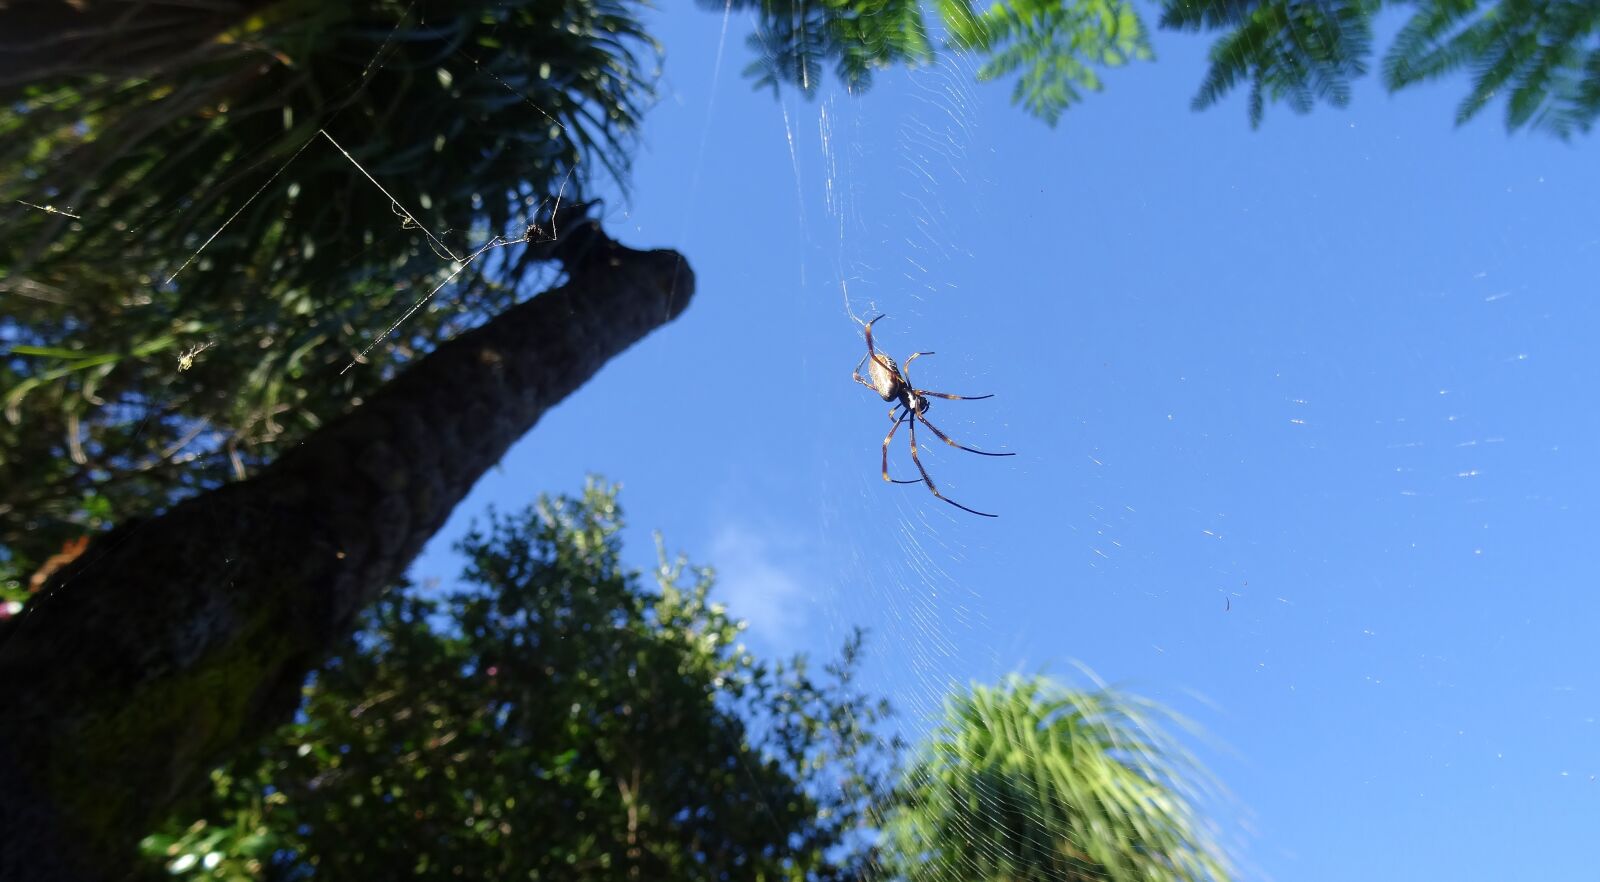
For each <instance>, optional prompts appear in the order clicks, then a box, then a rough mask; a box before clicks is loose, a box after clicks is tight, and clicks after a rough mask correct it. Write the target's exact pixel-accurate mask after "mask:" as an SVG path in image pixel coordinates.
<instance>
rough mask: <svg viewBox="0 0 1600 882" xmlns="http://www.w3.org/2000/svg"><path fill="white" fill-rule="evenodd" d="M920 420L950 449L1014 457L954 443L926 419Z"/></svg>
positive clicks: (982, 454)
mask: <svg viewBox="0 0 1600 882" xmlns="http://www.w3.org/2000/svg"><path fill="white" fill-rule="evenodd" d="M921 419H922V424H923V425H924V426H927V427H928V428H930V429H932V430H933V434H935V435H938V436H939V440H941V441H943V442H944V443H946V444H948V445H950V446H951V447H959V448H961V449H962V450H965V451H967V452H968V453H976V454H979V455H981V456H1016V454H1015V453H990V452H989V451H987V450H979V449H978V448H976V447H968V446H967V445H965V444H957V443H956V442H954V441H952V440H950V436H949V435H946V434H945V433H943V432H941V431H939V427H938V426H935V425H934V424H933V423H930V422H928V418H927V417H921Z"/></svg>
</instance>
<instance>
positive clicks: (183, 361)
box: [178, 342, 217, 374]
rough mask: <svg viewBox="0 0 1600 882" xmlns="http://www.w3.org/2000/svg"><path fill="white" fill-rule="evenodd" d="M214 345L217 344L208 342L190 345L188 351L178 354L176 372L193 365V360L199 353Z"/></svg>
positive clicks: (181, 371)
mask: <svg viewBox="0 0 1600 882" xmlns="http://www.w3.org/2000/svg"><path fill="white" fill-rule="evenodd" d="M215 345H217V344H215V343H210V342H207V343H201V344H200V345H199V346H195V347H192V348H190V350H189V351H188V352H185V353H183V354H182V355H180V356H178V373H180V374H181V373H183V372H184V371H186V370H188V369H189V368H192V367H194V360H195V359H196V358H197V357H199V355H200V353H202V352H205V351H206V350H207V349H210V348H211V347H213V346H215Z"/></svg>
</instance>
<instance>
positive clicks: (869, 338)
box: [867, 313, 884, 353]
mask: <svg viewBox="0 0 1600 882" xmlns="http://www.w3.org/2000/svg"><path fill="white" fill-rule="evenodd" d="M881 318H884V315H883V314H882V313H879V314H878V318H875V319H873V320H872V321H869V322H867V352H868V353H871V352H873V351H874V350H873V348H872V325H873V323H874V322H876V321H877V320H878V319H881Z"/></svg>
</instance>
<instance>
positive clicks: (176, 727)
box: [0, 221, 694, 882]
mask: <svg viewBox="0 0 1600 882" xmlns="http://www.w3.org/2000/svg"><path fill="white" fill-rule="evenodd" d="M553 251H554V256H556V257H557V258H559V259H560V260H561V261H562V262H563V264H564V265H565V267H566V269H567V271H568V281H567V282H566V283H565V284H563V285H561V286H560V287H558V288H555V289H552V290H550V291H546V292H544V293H542V294H540V295H538V296H537V297H535V298H533V299H532V300H529V301H528V302H526V303H523V304H520V305H518V306H517V307H515V308H513V309H510V310H508V311H506V312H505V313H504V314H502V315H500V316H498V317H496V318H495V319H494V320H492V321H490V322H489V323H488V324H486V325H484V326H482V327H480V328H478V329H476V330H473V331H471V332H468V333H466V334H463V335H461V336H460V337H458V338H456V339H454V340H452V341H450V342H449V343H446V344H444V345H442V346H440V347H439V348H438V349H437V350H436V351H434V352H433V353H431V354H429V355H428V356H426V357H424V358H422V359H420V360H419V361H418V362H417V363H416V364H415V365H413V366H412V367H410V368H409V369H408V370H406V371H405V372H404V373H402V374H401V375H400V376H398V377H396V378H395V379H394V380H393V381H392V382H390V383H388V384H387V385H386V386H384V387H383V389H382V390H381V391H380V392H379V393H378V394H377V395H375V396H374V397H373V398H372V399H370V400H369V401H367V402H366V403H364V404H362V405H361V406H360V407H358V408H356V409H355V410H354V411H352V412H350V413H349V414H347V415H346V416H345V417H344V418H342V419H339V420H336V421H334V422H331V423H329V424H328V425H326V426H324V427H323V428H321V429H319V430H318V431H316V432H315V433H313V434H312V435H310V436H309V437H308V438H307V439H306V440H305V442H304V443H303V444H301V445H300V446H299V447H297V448H295V449H294V450H293V451H291V452H289V453H287V454H285V455H284V456H283V457H281V458H280V459H279V460H278V461H277V462H275V463H273V464H272V465H271V466H270V467H269V468H267V469H266V470H264V471H263V472H262V473H261V474H260V475H259V476H257V477H255V478H253V479H251V480H248V481H243V482H240V483H237V484H231V485H227V486H224V487H221V488H219V489H217V490H214V491H212V492H209V493H206V494H204V495H202V496H199V497H196V498H194V499H191V500H188V501H186V502H184V503H181V504H179V505H177V506H175V507H174V508H173V509H171V510H170V511H168V512H167V513H165V514H163V515H161V516H159V517H156V518H154V519H152V520H149V521H147V522H144V523H141V524H132V525H128V526H124V527H120V528H119V529H117V530H115V531H113V532H112V533H110V534H107V535H105V536H103V537H101V538H100V539H99V540H97V541H96V542H95V543H94V544H93V545H91V546H90V548H89V549H88V550H87V551H86V552H85V553H84V554H83V555H82V556H81V557H80V558H78V560H77V561H76V562H75V563H74V564H73V565H71V566H69V567H68V568H66V569H65V570H64V571H63V572H61V573H59V574H58V575H57V576H56V577H55V578H54V579H53V580H52V581H51V583H50V584H49V585H48V586H47V587H46V588H45V589H44V590H43V591H41V592H40V593H39V594H38V595H37V596H36V597H35V598H34V601H33V602H32V603H30V604H29V606H28V608H27V609H26V610H24V611H23V612H22V613H21V614H19V615H18V616H16V617H15V618H13V619H11V620H9V621H7V622H6V623H4V626H3V627H0V879H3V880H13V879H15V880H24V879H26V880H62V882H66V880H72V882H84V880H95V882H99V880H108V879H116V878H120V877H122V876H123V875H124V873H125V872H126V870H127V869H128V868H129V867H131V866H132V865H133V858H134V849H135V847H136V845H137V842H138V840H139V839H140V838H141V837H142V836H143V835H144V834H146V833H147V832H149V830H150V829H151V827H152V825H153V824H154V823H155V822H157V821H158V820H159V819H160V818H161V817H163V815H164V813H165V812H166V811H167V810H169V809H170V808H171V807H172V806H173V804H174V802H175V800H177V799H178V798H179V797H180V796H182V795H184V794H185V793H187V792H190V791H191V790H192V788H193V787H194V786H195V785H196V784H197V783H198V782H199V781H200V780H202V779H203V777H204V775H205V773H206V771H207V770H208V769H209V768H210V767H212V766H214V765H215V764H216V763H218V762H219V761H221V760H222V759H224V758H225V757H226V756H227V755H228V754H229V753H230V752H231V751H233V750H235V749H237V748H239V747H241V746H244V745H246V744H248V743H249V742H250V741H251V740H253V739H255V738H257V737H259V736H261V735H263V734H265V733H266V732H268V731H270V730H271V729H272V728H273V727H274V726H276V725H277V724H279V723H282V722H284V721H285V720H287V719H288V717H289V715H290V714H291V713H292V711H293V709H294V707H295V706H296V704H297V702H298V699H299V692H300V686H301V684H302V683H303V682H304V679H305V677H306V675H307V673H308V672H309V671H310V670H311V669H312V668H313V667H314V666H315V665H316V664H317V663H318V661H319V660H320V659H321V658H322V656H323V655H324V653H325V652H326V651H327V650H328V649H329V648H330V647H331V645H332V644H333V643H334V641H336V640H337V639H339V638H340V637H341V636H343V635H345V634H346V633H347V632H348V630H349V628H350V626H351V624H352V620H353V617H354V616H355V614H356V613H357V611H358V610H360V608H361V607H362V605H363V604H365V603H367V602H368V601H369V600H371V599H373V598H374V597H375V596H376V595H377V594H378V593H379V592H380V591H382V590H383V589H384V588H385V587H386V586H388V585H390V584H393V583H394V582H395V580H396V579H397V578H398V577H399V576H400V575H401V574H402V572H403V571H404V569H405V567H406V566H407V565H408V564H409V562H410V561H411V559H412V558H413V557H414V556H415V555H416V554H417V553H418V552H419V551H420V550H421V548H422V545H423V543H424V542H425V541H426V540H427V539H428V537H429V536H431V535H432V534H433V533H434V532H435V531H436V530H437V529H438V528H439V527H440V526H441V525H442V524H443V523H444V520H445V518H446V516H448V515H449V513H450V510H451V509H452V508H453V507H454V506H455V505H456V503H457V502H459V501H460V500H461V498H462V497H463V496H464V495H466V493H467V491H468V490H469V489H470V488H471V487H472V485H473V483H474V482H476V481H477V479H478V477H479V476H481V475H482V474H483V473H484V472H485V471H486V470H487V469H489V468H490V467H491V466H493V465H494V464H495V463H496V462H497V461H499V459H500V458H501V456H502V455H503V454H504V453H505V452H506V450H507V448H509V447H510V446H511V444H512V443H513V442H515V441H516V440H517V439H518V438H519V437H521V436H522V435H523V434H524V433H525V432H527V431H528V429H529V428H531V427H532V426H533V425H534V424H535V423H536V422H538V420H539V418H540V417H541V416H542V415H543V414H544V413H545V411H546V410H548V409H549V408H550V407H551V406H553V405H555V404H556V403H558V402H560V401H561V400H562V399H563V398H565V397H566V396H567V395H569V394H570V393H572V392H573V391H574V390H576V389H577V388H578V387H579V386H581V385H583V383H584V382H586V381H587V380H588V379H589V378H590V377H592V376H594V374H595V373H596V372H597V371H599V370H600V368H601V366H603V365H604V364H605V363H606V362H607V361H608V360H610V359H611V358H612V357H614V356H616V355H617V354H619V353H621V352H622V351H623V350H625V349H627V348H628V347H629V346H630V345H632V344H633V343H634V342H636V341H638V340H639V339H641V338H643V337H644V336H645V335H647V334H649V333H650V332H651V331H652V330H654V329H656V328H657V327H659V326H661V325H663V324H665V323H666V322H668V321H670V320H671V319H673V318H675V317H676V316H677V315H678V314H679V313H681V312H682V311H683V309H684V307H685V306H687V304H688V302H689V299H690V297H691V296H692V294H693V289H694V277H693V274H692V273H691V271H690V269H689V267H688V265H687V263H686V262H685V261H684V260H683V259H682V258H681V257H680V256H679V255H678V254H676V253H675V252H672V251H635V250H632V249H629V248H625V247H623V246H621V245H618V244H617V243H615V242H613V241H612V240H610V239H609V238H608V237H606V236H605V234H604V233H603V232H601V230H600V228H599V226H598V225H597V224H595V223H593V222H592V221H585V222H583V223H581V224H578V225H576V226H575V227H573V228H572V229H569V230H568V231H567V232H566V234H565V235H564V236H562V237H561V240H560V241H559V242H558V243H557V244H556V245H555V246H554V247H553Z"/></svg>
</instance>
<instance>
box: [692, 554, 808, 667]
mask: <svg viewBox="0 0 1600 882" xmlns="http://www.w3.org/2000/svg"><path fill="white" fill-rule="evenodd" d="M797 556H798V555H796V554H794V553H792V552H790V553H785V551H784V549H781V548H775V547H774V543H773V542H771V541H770V540H768V539H767V538H766V537H765V536H763V535H761V534H760V533H757V532H756V531H754V530H751V529H750V528H748V527H745V526H743V525H740V524H728V525H725V526H723V527H721V528H719V529H718V530H717V532H716V534H715V535H714V536H713V537H712V540H711V559H710V563H711V565H712V566H713V567H715V568H716V570H717V586H716V588H714V589H712V597H713V598H714V599H717V600H720V601H721V602H723V603H725V604H727V606H728V612H729V613H731V614H732V615H733V616H734V617H735V618H740V619H745V620H746V621H748V622H749V623H750V633H751V635H752V636H754V637H755V638H757V639H758V640H761V641H762V642H765V643H768V644H770V645H772V646H773V647H775V648H777V649H779V650H782V651H788V650H792V649H794V648H795V647H796V646H797V645H798V644H799V643H800V642H801V636H802V635H803V634H804V633H805V630H806V629H805V625H806V623H807V621H808V620H809V619H810V613H811V604H810V603H809V602H808V598H809V594H810V592H809V591H808V590H807V588H806V583H805V579H804V577H803V576H802V575H801V574H800V572H799V570H800V567H798V566H796V565H795V563H794V561H793V559H794V558H795V557H797Z"/></svg>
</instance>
